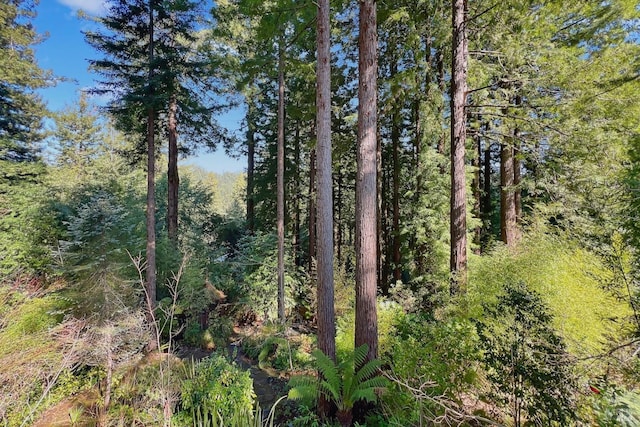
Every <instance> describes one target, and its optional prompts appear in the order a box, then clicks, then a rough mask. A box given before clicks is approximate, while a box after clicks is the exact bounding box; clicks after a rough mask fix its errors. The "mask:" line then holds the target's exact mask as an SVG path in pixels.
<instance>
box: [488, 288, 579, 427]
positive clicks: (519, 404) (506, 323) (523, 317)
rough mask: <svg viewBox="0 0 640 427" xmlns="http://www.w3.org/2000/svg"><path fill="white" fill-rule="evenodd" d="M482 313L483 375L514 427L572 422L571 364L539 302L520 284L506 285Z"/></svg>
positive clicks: (573, 382) (550, 320) (572, 382)
mask: <svg viewBox="0 0 640 427" xmlns="http://www.w3.org/2000/svg"><path fill="white" fill-rule="evenodd" d="M484 311H485V316H484V318H483V320H482V321H480V322H478V335H479V336H480V341H481V342H482V344H483V349H484V356H483V360H484V363H485V365H486V366H487V376H488V378H489V380H490V381H491V382H492V389H493V395H494V396H495V397H496V398H497V399H498V402H500V403H501V404H503V405H504V407H505V408H508V410H509V411H510V415H511V417H512V419H513V422H514V424H515V425H516V426H520V425H522V422H523V420H525V419H526V420H527V421H528V422H530V423H535V424H549V423H551V422H557V423H560V424H561V425H567V423H569V422H571V421H572V420H573V419H575V402H574V400H573V395H574V390H575V387H576V385H575V379H574V377H573V374H572V373H571V366H572V362H571V359H570V356H569V354H568V353H567V352H566V349H565V345H564V342H563V341H562V338H560V337H559V336H558V335H557V334H556V332H555V331H554V330H553V326H552V325H553V323H552V320H553V317H552V316H551V314H549V310H548V308H547V307H546V305H545V304H544V302H543V300H542V298H541V297H540V296H539V295H538V294H537V293H536V292H533V291H531V290H530V289H528V288H527V286H526V285H525V284H524V283H522V282H519V283H518V284H511V283H508V284H507V285H506V286H505V290H504V293H503V294H500V295H499V296H498V299H497V303H496V304H495V305H492V306H489V305H485V307H484ZM525 414H526V415H525Z"/></svg>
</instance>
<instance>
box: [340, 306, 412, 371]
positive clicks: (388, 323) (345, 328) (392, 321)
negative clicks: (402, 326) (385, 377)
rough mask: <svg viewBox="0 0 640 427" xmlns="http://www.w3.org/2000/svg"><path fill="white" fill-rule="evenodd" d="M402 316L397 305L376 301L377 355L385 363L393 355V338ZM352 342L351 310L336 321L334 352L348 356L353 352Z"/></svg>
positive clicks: (402, 313) (352, 318)
mask: <svg viewBox="0 0 640 427" xmlns="http://www.w3.org/2000/svg"><path fill="white" fill-rule="evenodd" d="M404 316H405V313H404V311H403V309H402V307H401V306H400V305H399V304H397V303H395V302H393V301H385V300H378V353H379V355H380V358H381V359H382V360H385V361H386V360H387V359H388V358H389V357H390V355H391V354H393V353H394V351H395V347H394V346H395V344H396V343H395V340H394V336H395V335H396V334H397V326H398V324H399V323H400V322H402V320H403V318H404ZM354 342H355V311H354V310H353V308H351V310H349V311H347V312H346V313H345V314H344V315H343V316H341V317H340V318H339V319H338V320H337V334H336V351H337V352H338V353H339V354H340V353H342V354H344V355H347V354H350V353H351V352H353V346H354Z"/></svg>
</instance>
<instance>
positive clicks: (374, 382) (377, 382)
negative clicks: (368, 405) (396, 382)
mask: <svg viewBox="0 0 640 427" xmlns="http://www.w3.org/2000/svg"><path fill="white" fill-rule="evenodd" d="M387 387H389V380H387V379H386V378H385V377H381V376H376V377H373V378H369V379H368V380H366V381H363V382H361V383H360V384H359V385H358V389H366V388H371V389H385V388H387Z"/></svg>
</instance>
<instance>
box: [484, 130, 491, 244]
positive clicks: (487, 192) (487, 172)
mask: <svg viewBox="0 0 640 427" xmlns="http://www.w3.org/2000/svg"><path fill="white" fill-rule="evenodd" d="M485 130H486V131H488V130H489V123H488V122H487V123H485ZM482 166H483V169H484V172H483V174H482V187H483V192H482V193H483V194H482V196H483V197H482V224H483V225H482V227H483V229H484V231H483V237H482V249H483V250H484V249H485V246H486V243H487V241H488V239H489V236H490V235H491V229H492V227H491V214H492V212H493V207H492V206H491V143H490V142H489V141H488V140H487V141H486V142H485V147H484V161H483V165H482Z"/></svg>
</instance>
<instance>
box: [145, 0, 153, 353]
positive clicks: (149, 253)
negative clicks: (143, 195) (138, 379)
mask: <svg viewBox="0 0 640 427" xmlns="http://www.w3.org/2000/svg"><path fill="white" fill-rule="evenodd" d="M154 9H155V7H154V1H153V0H151V1H149V72H148V73H149V74H148V79H149V80H148V82H147V85H148V93H149V98H153V97H154V95H155V93H154V86H153V75H154V68H153V67H154V65H153V64H154V43H153V41H154V40H153V38H154V31H153V27H154V19H153V12H154ZM155 168H156V148H155V110H154V108H153V107H148V108H147V250H146V258H147V265H146V271H145V272H146V283H145V285H146V294H147V307H149V309H152V308H154V307H155V306H156V194H155V193H156V184H155V178H156V172H155ZM152 318H153V316H152V315H151V313H149V314H148V319H152ZM152 342H155V341H154V340H152Z"/></svg>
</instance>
